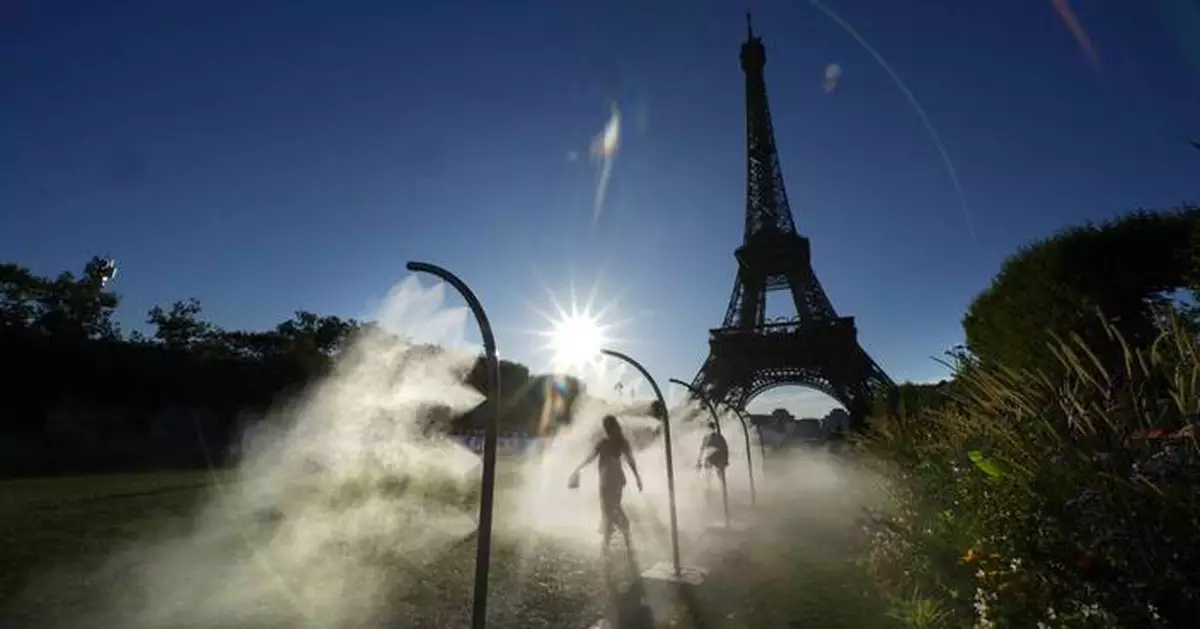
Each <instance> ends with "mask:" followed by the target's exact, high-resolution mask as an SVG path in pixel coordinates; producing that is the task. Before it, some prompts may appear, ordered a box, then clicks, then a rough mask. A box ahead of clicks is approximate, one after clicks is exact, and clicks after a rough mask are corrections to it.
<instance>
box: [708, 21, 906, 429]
mask: <svg viewBox="0 0 1200 629" xmlns="http://www.w3.org/2000/svg"><path fill="white" fill-rule="evenodd" d="M740 57H741V65H742V72H743V73H744V74H745V77H746V83H745V94H746V210H745V211H746V214H745V228H744V231H743V234H742V245H741V246H740V247H738V248H737V250H736V251H735V252H734V257H735V258H736V259H737V278H736V279H735V280H734V286H733V293H732V295H730V298H729V307H728V309H727V310H726V312H725V319H724V321H723V322H722V324H721V327H720V328H717V329H714V330H711V331H710V333H709V355H708V359H707V360H706V361H705V362H704V365H703V366H702V367H701V368H700V371H699V373H698V374H696V378H695V380H694V381H693V386H695V388H696V389H697V390H699V391H701V392H703V393H704V394H705V395H706V396H707V397H708V398H709V399H710V400H714V401H721V402H725V403H727V404H729V405H731V406H733V407H735V408H738V409H745V407H746V403H747V402H749V401H750V400H751V399H752V398H754V397H755V396H757V395H758V394H760V393H762V392H764V391H767V390H769V389H772V388H775V387H777V386H783V385H800V386H805V387H809V388H811V389H815V390H817V391H820V392H822V393H825V394H827V395H829V396H830V397H832V398H834V399H836V400H837V401H839V402H841V403H842V404H843V405H844V406H845V407H846V410H847V411H848V412H849V414H850V421H851V425H852V426H855V425H861V423H862V421H863V420H864V419H865V417H866V413H867V411H868V410H869V408H870V405H871V402H872V401H873V399H874V398H875V397H876V396H878V395H881V394H883V393H885V392H887V391H890V390H891V389H892V388H893V387H894V386H895V385H894V384H893V383H892V381H891V379H889V378H888V376H887V375H886V374H885V373H884V372H883V370H882V369H880V368H879V366H878V365H877V364H875V361H873V360H872V359H871V357H870V356H868V355H867V353H866V352H865V351H863V349H862V347H861V346H860V345H859V344H858V332H857V330H856V328H855V325H854V318H853V317H841V316H838V314H837V311H835V310H834V307H833V304H832V303H831V302H830V301H829V297H828V296H827V295H826V294H825V289H824V288H822V286H821V283H820V281H818V280H817V276H816V274H815V273H814V272H813V268H812V261H811V252H810V245H809V241H808V238H805V237H804V236H802V235H801V234H800V232H799V230H797V228H796V223H795V219H794V218H793V216H792V210H791V206H790V204H789V203H788V198H787V190H786V188H785V187H784V183H783V169H782V167H781V166H780V161H779V153H778V151H777V149H776V146H775V131H774V129H773V128H772V125H771V112H770V108H769V107H768V105H767V83H766V78H765V74H764V68H765V67H766V64H767V51H766V47H765V46H764V45H763V42H762V39H761V38H760V37H756V36H755V35H754V28H753V26H752V24H751V22H750V14H749V12H747V13H746V41H744V42H742V46H741V55H740ZM772 292H787V293H789V294H790V296H791V299H790V300H789V301H790V302H791V305H792V306H793V307H794V315H793V316H788V317H784V318H782V319H775V320H768V319H767V317H766V301H767V294H768V293H772Z"/></svg>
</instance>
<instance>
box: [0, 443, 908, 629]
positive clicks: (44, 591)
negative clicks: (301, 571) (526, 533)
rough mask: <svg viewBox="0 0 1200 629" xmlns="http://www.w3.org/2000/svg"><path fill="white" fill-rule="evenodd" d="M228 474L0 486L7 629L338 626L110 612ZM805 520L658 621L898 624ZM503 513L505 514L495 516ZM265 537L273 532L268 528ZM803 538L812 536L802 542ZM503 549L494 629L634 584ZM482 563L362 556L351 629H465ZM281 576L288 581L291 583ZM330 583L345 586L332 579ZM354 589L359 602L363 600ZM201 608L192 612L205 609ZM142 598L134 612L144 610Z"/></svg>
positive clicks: (443, 555)
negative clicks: (373, 571) (152, 554)
mask: <svg viewBox="0 0 1200 629" xmlns="http://www.w3.org/2000/svg"><path fill="white" fill-rule="evenodd" d="M506 469H511V467H508V468H506V466H502V467H501V468H500V472H501V473H500V475H499V478H498V484H499V489H500V494H499V495H498V503H497V506H498V509H502V508H503V506H502V505H503V504H504V501H503V488H504V486H505V485H506V484H509V483H508V479H511V478H512V475H511V474H509V473H507V472H506V471H505V470H506ZM230 479H231V475H230V474H228V473H223V472H218V473H216V474H215V476H212V475H210V474H209V473H207V472H164V473H153V474H122V475H115V474H114V475H95V476H84V477H61V478H45V479H22V480H14V481H3V482H0V535H2V537H0V627H4V628H5V629H17V628H19V627H35V626H36V627H44V626H54V627H58V626H69V627H72V628H73V629H92V627H95V629H100V628H102V627H103V628H108V627H114V626H115V627H125V626H131V628H132V629H149V628H150V627H154V628H155V629H157V628H159V627H164V628H165V627H180V626H187V627H204V628H208V627H213V628H215V627H239V628H240V627H245V628H246V629H257V628H259V627H306V628H307V627H318V626H319V627H327V626H329V627H332V626H336V625H331V624H330V623H329V622H327V621H324V620H317V621H312V620H309V621H308V622H305V620H304V618H303V617H302V616H301V615H300V614H298V613H297V614H290V615H289V613H288V612H287V610H284V612H283V613H282V615H281V613H278V610H276V611H275V612H273V613H272V614H271V615H270V620H269V621H264V622H261V623H260V622H257V621H254V622H252V621H248V620H246V619H245V618H242V617H238V618H237V619H235V620H232V621H231V620H230V618H229V617H228V616H219V615H218V618H219V619H220V621H219V622H218V621H217V620H214V619H213V618H204V619H195V620H193V619H191V618H190V617H188V618H185V619H181V618H180V617H179V615H176V616H175V617H173V618H171V619H169V620H168V621H163V620H162V619H159V620H157V621H155V622H150V623H146V624H136V625H130V624H129V623H128V622H127V621H126V622H120V621H114V620H112V617H110V616H105V615H104V614H103V612H102V610H103V608H105V607H108V608H112V607H113V606H114V604H113V602H112V601H113V595H112V594H111V593H108V592H111V591H112V590H111V589H107V590H106V589H104V588H105V587H107V586H110V585H111V583H106V581H122V580H123V579H124V577H123V576H122V575H128V574H139V573H142V572H144V570H145V568H146V566H145V565H138V563H137V562H138V561H139V560H137V559H134V560H126V563H125V564H124V565H122V566H121V567H120V569H119V570H116V571H114V570H113V569H112V568H111V567H108V568H104V566H105V560H106V558H107V557H109V556H110V555H111V554H112V553H113V552H114V551H115V550H118V549H120V548H122V547H124V546H128V545H129V544H132V543H135V542H139V541H141V540H145V539H162V538H163V537H164V536H173V537H176V538H180V539H186V535H187V533H188V530H189V527H190V526H191V522H192V521H193V519H194V516H195V515H196V513H197V511H198V509H199V508H200V506H202V505H203V504H204V503H205V502H206V501H207V500H208V499H209V498H211V497H213V495H214V492H215V491H217V490H219V489H221V488H219V487H215V486H214V481H216V482H226V481H229V480H230ZM805 513H807V512H803V511H802V512H800V515H796V514H795V513H793V514H791V515H788V516H781V517H774V518H769V519H767V518H763V519H760V521H759V523H758V524H756V525H755V527H754V529H753V530H752V531H751V532H749V533H748V534H744V535H748V536H747V537H744V538H743V539H742V542H740V543H739V542H736V541H735V542H728V543H720V544H712V545H711V546H710V547H709V550H708V552H707V556H706V557H704V558H703V559H702V561H704V562H705V565H707V566H708V567H709V568H710V569H711V570H712V574H711V575H710V577H709V580H708V582H707V583H706V585H705V586H703V588H702V589H701V590H699V591H697V592H696V593H695V595H694V596H693V597H692V598H691V599H690V600H688V601H687V603H688V604H687V605H685V606H684V613H682V614H680V615H679V616H678V617H675V618H670V619H659V620H660V621H661V622H660V626H672V627H677V628H679V629H718V628H724V629H743V628H746V629H748V628H750V627H791V626H805V627H812V628H815V629H832V628H840V627H846V628H847V629H850V628H853V629H871V628H874V627H878V628H880V629H887V628H888V627H890V625H889V624H888V622H889V620H888V618H887V616H886V612H885V610H884V608H883V605H882V603H881V601H880V600H879V599H878V598H877V597H875V596H874V595H873V594H872V590H871V587H870V584H869V583H868V582H867V581H866V579H865V578H864V577H863V575H862V574H861V573H860V572H859V571H858V570H857V569H856V568H854V567H853V566H852V565H850V564H849V563H848V562H847V558H848V557H850V556H852V555H851V552H850V551H849V549H848V548H846V547H845V539H846V535H845V533H846V531H845V528H844V527H843V526H841V525H838V524H835V523H831V522H830V521H828V519H827V518H822V517H816V516H814V514H808V515H809V516H810V517H809V518H808V519H807V520H805V517H804V514H805ZM497 517H498V518H503V515H502V514H501V513H500V512H499V511H498V515H497ZM264 526H266V525H264ZM655 528H656V529H661V530H655V531H653V535H654V536H656V537H660V538H661V537H663V536H665V534H666V531H665V529H664V528H663V527H662V526H661V525H657V526H656V527H655ZM262 530H263V531H264V532H265V534H266V535H268V536H269V535H270V534H271V533H270V530H269V529H267V528H264V529H262ZM797 531H803V532H804V533H803V535H799V536H798V534H797ZM650 533H651V532H650V531H647V534H650ZM493 543H494V546H493V555H492V562H491V579H490V583H491V587H490V597H489V614H488V616H489V626H490V627H496V628H504V629H507V628H511V629H530V628H537V627H546V628H550V627H554V628H558V627H571V628H574V627H578V628H580V629H584V628H586V627H589V626H591V624H592V623H593V622H595V621H596V620H597V619H598V618H600V617H601V615H603V614H604V613H605V610H606V607H607V605H608V602H609V600H610V598H609V597H613V596H618V595H619V594H618V593H617V592H619V591H620V590H621V589H624V588H625V587H627V586H628V584H629V579H628V577H627V576H625V575H624V574H623V572H620V571H618V572H617V573H618V574H620V575H621V578H620V579H619V580H620V581H621V583H617V584H614V583H613V582H612V581H611V580H608V579H606V578H605V572H604V570H603V565H602V563H601V562H599V561H597V557H596V556H595V553H594V551H593V552H579V551H578V550H575V551H572V550H570V549H568V548H566V547H565V546H563V545H561V544H559V543H556V542H554V541H551V540H548V539H537V538H535V539H520V540H517V539H512V538H510V537H507V536H506V535H505V534H504V532H503V527H502V526H501V527H500V528H498V529H497V532H496V535H495V537H494V540H493ZM687 543H688V544H689V545H690V546H689V548H694V547H695V546H694V542H692V541H689V542H687ZM248 547H249V544H248V543H242V542H241V541H234V542H233V543H230V544H229V545H228V552H229V553H230V554H231V556H234V555H237V554H239V553H242V554H247V553H248V552H249V551H248ZM221 552H225V551H221ZM474 560H475V544H474V538H473V537H472V538H468V539H466V540H465V541H464V542H462V543H460V544H457V545H455V546H451V547H450V548H445V547H439V548H437V549H436V550H435V551H434V550H431V551H429V552H424V553H423V552H406V553H405V554H404V555H403V556H397V555H396V554H395V553H392V554H390V555H389V554H387V553H386V552H384V553H382V554H380V553H376V554H372V555H369V556H366V557H365V558H364V559H362V561H367V562H373V563H375V564H377V565H378V566H380V570H382V571H383V572H382V573H381V574H384V575H385V576H386V578H384V579H383V581H384V582H386V583H387V586H386V588H387V589H386V590H385V591H383V592H382V593H381V594H379V595H377V597H376V599H373V600H374V601H375V603H374V604H373V605H372V606H371V607H372V608H373V609H374V610H375V612H374V613H372V614H370V615H369V617H367V618H359V619H358V623H355V624H354V626H370V627H430V628H438V629H453V628H456V627H465V626H467V625H468V623H469V618H470V605H471V594H472V584H473V575H474ZM643 560H644V561H645V562H649V561H653V558H651V557H643ZM141 561H145V560H141ZM342 561H347V559H345V558H343V559H342ZM351 561H359V559H357V558H356V559H353V560H351ZM623 563H624V562H623V561H621V562H619V563H618V564H617V566H618V567H622V566H623ZM643 567H648V566H643ZM48 569H49V571H48ZM105 570H107V571H105ZM266 572H267V571H265V570H264V571H263V573H264V574H265V573H266ZM47 574H49V575H50V576H49V577H47V576H46V575H47ZM256 574H257V573H256ZM97 575H99V576H97ZM280 576H281V577H282V578H283V579H284V580H286V579H287V578H288V576H289V575H287V574H283V575H280ZM255 578H258V577H257V576H256V577H255ZM264 578H265V577H264ZM174 579H177V580H180V581H181V582H183V583H185V584H186V582H187V579H188V577H187V575H186V574H185V575H183V576H178V575H177V576H175V577H174ZM310 581H311V579H310ZM31 583H34V584H36V585H37V587H32V586H30V584H31ZM318 586H319V587H322V585H321V584H318ZM199 587H200V586H198V585H197V587H194V588H192V590H193V591H194V590H196V589H199ZM329 587H330V588H333V587H336V586H335V585H334V584H332V583H331V584H330V586H329ZM614 587H616V588H618V589H617V590H614V589H613V588H614ZM101 592H105V593H101ZM135 594H136V593H135ZM312 594H314V593H311V592H310V595H312ZM315 594H317V595H319V594H320V592H316V593H315ZM348 594H349V595H351V596H352V595H353V592H348ZM142 595H143V596H146V595H145V594H144V593H143V594H142ZM300 596H301V597H303V596H304V593H303V592H301V593H300ZM121 600H125V599H123V598H122V599H121ZM130 600H134V599H130ZM192 600H193V602H192V603H190V604H192V605H204V604H205V603H196V602H194V601H195V599H192ZM201 600H203V599H201ZM144 603H145V600H144V599H143V600H142V602H141V603H136V602H134V603H129V604H128V606H131V607H132V608H136V607H137V605H139V604H143V605H144ZM365 607H366V606H364V608H365ZM184 616H186V614H184ZM80 619H83V620H80ZM637 626H638V627H639V629H650V628H649V627H648V626H646V625H637Z"/></svg>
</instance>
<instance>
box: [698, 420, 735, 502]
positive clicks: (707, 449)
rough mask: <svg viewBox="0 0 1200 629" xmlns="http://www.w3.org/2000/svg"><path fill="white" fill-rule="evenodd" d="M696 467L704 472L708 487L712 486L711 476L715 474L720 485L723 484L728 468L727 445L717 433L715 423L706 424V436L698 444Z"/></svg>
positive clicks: (723, 438)
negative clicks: (698, 453) (698, 451)
mask: <svg viewBox="0 0 1200 629" xmlns="http://www.w3.org/2000/svg"><path fill="white" fill-rule="evenodd" d="M696 467H697V468H699V469H702V470H704V471H705V472H706V474H705V478H706V479H708V483H709V486H710V487H711V486H712V476H711V474H708V472H715V473H716V475H717V478H718V479H720V480H721V483H722V484H724V483H725V468H726V467H729V444H728V443H727V442H726V441H725V437H723V436H722V435H721V433H719V432H717V424H716V422H709V423H708V434H706V435H704V440H703V441H701V442H700V456H699V457H698V458H697V459H696Z"/></svg>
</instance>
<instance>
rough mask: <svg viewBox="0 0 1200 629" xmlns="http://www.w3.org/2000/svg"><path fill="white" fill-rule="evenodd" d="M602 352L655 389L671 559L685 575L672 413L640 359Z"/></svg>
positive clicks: (680, 574) (677, 572)
mask: <svg viewBox="0 0 1200 629" xmlns="http://www.w3.org/2000/svg"><path fill="white" fill-rule="evenodd" d="M600 353H602V354H604V355H606V356H612V357H613V358H616V359H617V360H621V361H624V362H626V363H628V364H630V365H632V366H633V368H634V369H637V370H638V371H639V372H640V373H641V374H642V377H643V378H645V379H646V380H647V381H648V382H649V383H650V388H652V389H654V397H655V398H657V401H658V409H657V410H659V411H661V413H662V417H660V418H659V419H661V420H662V423H663V441H664V443H665V444H666V448H667V501H668V502H669V503H670V507H671V561H672V563H673V564H674V568H675V576H676V577H680V578H681V577H682V576H683V568H682V567H681V566H680V564H679V516H678V515H676V513H675V461H674V459H673V458H672V456H671V420H670V416H669V415H670V414H669V413H668V412H667V401H666V400H665V399H663V394H662V390H661V389H659V388H658V383H657V382H655V381H654V378H652V377H650V372H648V371H646V368H645V367H643V366H642V365H641V363H639V362H638V361H636V360H634V359H632V358H630V357H629V356H626V355H625V354H622V353H621V352H618V351H616V350H611V349H602V350H600Z"/></svg>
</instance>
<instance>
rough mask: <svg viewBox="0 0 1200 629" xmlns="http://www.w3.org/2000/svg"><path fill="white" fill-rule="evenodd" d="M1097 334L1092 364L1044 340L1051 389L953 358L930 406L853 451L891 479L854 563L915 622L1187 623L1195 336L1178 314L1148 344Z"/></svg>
mask: <svg viewBox="0 0 1200 629" xmlns="http://www.w3.org/2000/svg"><path fill="white" fill-rule="evenodd" d="M1103 329H1104V330H1105V331H1106V334H1107V343H1110V344H1111V346H1110V347H1105V348H1102V350H1104V351H1101V352H1093V351H1091V350H1090V349H1089V348H1088V347H1086V346H1085V345H1084V343H1083V342H1082V341H1081V340H1080V339H1079V338H1078V337H1073V338H1071V339H1067V340H1060V341H1059V342H1057V343H1056V344H1055V347H1054V355H1055V357H1056V358H1057V360H1058V361H1059V362H1060V365H1061V367H1062V368H1063V370H1062V371H1063V373H1065V376H1064V377H1062V378H1061V379H1055V380H1051V379H1050V378H1048V377H1046V376H1044V375H1043V374H1041V373H1033V372H1017V371H1013V370H1007V369H1004V368H1002V367H992V366H986V367H985V366H981V365H979V364H977V363H972V362H971V361H969V360H968V361H964V362H961V363H960V364H959V366H958V369H957V374H956V378H955V382H954V385H953V388H952V391H951V393H950V394H949V395H948V396H947V398H946V399H945V401H944V402H943V403H941V404H940V405H937V406H935V407H934V408H929V409H925V410H923V411H918V412H917V413H915V414H912V415H908V416H902V417H896V418H892V419H891V420H890V421H886V422H881V423H879V424H877V426H878V428H877V430H876V431H875V432H874V433H873V434H872V435H871V436H870V437H868V438H865V439H864V440H863V441H861V442H860V444H859V445H860V446H861V447H862V448H864V449H865V450H866V451H867V452H868V453H870V454H872V455H874V457H873V458H874V459H875V460H877V461H878V464H879V465H881V466H884V467H885V468H886V469H887V471H888V472H889V473H890V478H893V479H895V482H893V483H892V484H891V485H890V487H889V492H890V497H891V504H889V505H887V507H886V508H885V509H884V510H882V511H881V512H879V513H876V514H873V515H872V517H871V518H870V520H869V521H868V523H867V527H868V529H869V532H870V533H871V535H872V538H871V539H872V542H871V543H870V544H869V545H868V548H867V550H866V552H865V554H864V560H865V561H866V562H867V563H868V565H869V566H870V567H871V569H872V570H873V571H874V572H875V574H876V576H877V578H879V579H880V580H881V581H882V582H883V583H884V584H885V585H886V587H888V588H889V589H890V590H891V591H893V592H894V593H896V594H897V596H903V597H905V600H909V599H913V598H915V597H913V595H912V593H913V592H920V597H919V598H920V600H921V601H924V604H925V605H926V606H927V607H929V608H931V609H936V610H937V613H936V614H925V616H926V617H932V618H933V621H932V624H931V623H928V622H927V623H925V624H923V625H922V626H947V627H951V626H952V627H964V626H974V627H998V628H1000V627H1004V628H1007V627H1021V628H1025V627H1134V626H1136V627H1190V626H1193V625H1194V623H1195V619H1196V618H1200V482H1198V481H1200V452H1198V449H1197V443H1196V439H1195V436H1194V434H1193V433H1192V432H1191V431H1192V430H1193V426H1194V423H1195V417H1196V411H1197V406H1198V404H1200V397H1198V394H1200V390H1198V389H1200V361H1198V360H1197V347H1196V342H1195V339H1194V338H1193V336H1192V334H1191V333H1190V332H1189V331H1188V329H1187V328H1186V327H1185V326H1184V325H1183V324H1182V323H1181V321H1180V319H1179V318H1178V317H1175V316H1173V315H1172V316H1171V317H1169V318H1168V323H1167V325H1166V330H1165V331H1164V332H1163V333H1162V334H1161V335H1160V336H1159V337H1158V338H1157V339H1156V340H1155V341H1154V342H1153V343H1152V344H1151V345H1150V346H1149V347H1148V348H1145V349H1132V348H1130V347H1129V346H1128V345H1127V344H1126V342H1125V340H1124V339H1123V338H1122V337H1121V335H1120V334H1119V333H1118V332H1117V331H1116V329H1115V328H1114V327H1113V326H1111V325H1108V324H1107V323H1105V325H1104V326H1103ZM1113 349H1115V350H1117V351H1115V352H1113V351H1110V350H1113ZM1098 355H1113V356H1118V357H1120V358H1121V360H1119V361H1118V364H1116V365H1108V366H1106V365H1103V364H1102V362H1101V360H1100V359H1098V358H1097V356H1098ZM910 626H913V625H912V624H911V623H910Z"/></svg>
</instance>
